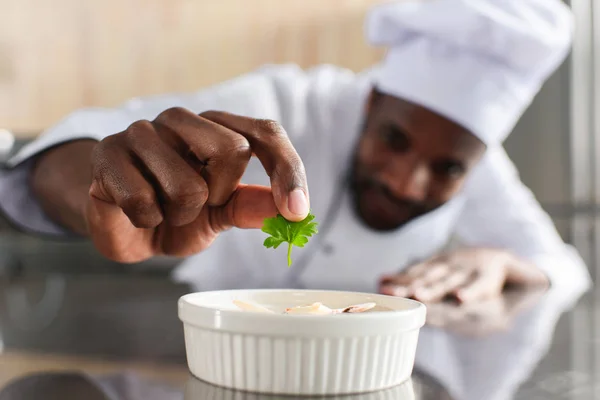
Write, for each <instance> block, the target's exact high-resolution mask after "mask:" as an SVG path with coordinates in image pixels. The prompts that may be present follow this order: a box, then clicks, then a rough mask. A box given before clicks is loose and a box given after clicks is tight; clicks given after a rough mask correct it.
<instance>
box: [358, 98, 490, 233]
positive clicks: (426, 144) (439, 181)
mask: <svg viewBox="0 0 600 400" xmlns="http://www.w3.org/2000/svg"><path fill="white" fill-rule="evenodd" d="M456 101H460V94H458V95H457V98H456ZM366 115H367V116H366V120H365V124H364V129H363V132H362V135H361V138H360V141H359V145H358V148H357V150H356V156H355V159H354V165H353V171H352V177H351V183H352V189H353V195H354V200H355V207H356V210H357V212H358V214H359V216H360V217H361V218H362V219H363V221H364V222H365V223H366V224H367V225H368V226H369V227H371V228H372V229H375V230H380V231H387V230H393V229H396V228H398V227H400V226H401V225H403V224H405V223H406V222H408V221H410V220H411V219H413V218H415V217H418V216H420V215H423V214H425V213H427V212H429V211H431V210H433V209H435V208H437V207H439V206H440V205H442V204H444V203H445V202H447V201H448V200H450V199H451V198H452V196H454V195H455V194H456V193H457V192H458V191H459V190H460V189H461V187H462V185H463V183H464V180H465V177H466V176H467V174H468V173H469V171H470V170H471V169H472V168H473V166H474V165H475V164H476V163H477V161H478V160H479V158H480V157H481V156H482V154H483V153H484V151H485V145H484V144H483V143H482V142H481V141H480V140H479V139H477V138H476V137H475V136H474V135H473V134H471V133H470V132H469V131H467V130H465V129H464V128H462V127H461V126H459V125H457V124H456V123H454V122H452V121H450V120H448V119H447V118H444V117H442V116H441V115H439V114H436V113H434V112H432V111H429V110H428V109H426V108H423V107H421V106H418V105H415V104H412V103H410V102H407V101H405V100H401V99H399V98H396V97H392V96H388V95H385V94H381V93H378V92H377V91H375V90H374V91H373V92H372V94H371V98H370V100H369V103H368V109H367V113H366Z"/></svg>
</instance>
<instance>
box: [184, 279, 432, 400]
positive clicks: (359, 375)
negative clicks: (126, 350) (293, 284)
mask: <svg viewBox="0 0 600 400" xmlns="http://www.w3.org/2000/svg"><path fill="white" fill-rule="evenodd" d="M236 299H237V300H245V301H251V302H255V303H258V304H262V305H265V306H267V307H269V308H271V309H273V310H274V311H277V312H282V311H283V310H284V309H285V308H286V307H292V306H296V305H306V304H311V303H314V302H317V301H318V302H322V303H324V304H325V305H327V306H329V307H332V308H338V307H345V306H348V305H351V304H358V303H365V302H375V303H377V305H378V308H381V309H385V310H386V311H381V312H369V313H363V314H340V315H333V316H317V315H282V314H260V313H250V312H241V311H238V310H237V309H236V307H235V306H234V305H233V301H234V300H236ZM425 313H426V311H425V306H424V305H423V304H421V303H418V302H416V301H413V300H408V299H403V298H399V297H391V296H383V295H375V294H368V293H355V292H337V291H312V290H231V291H215V292H201V293H193V294H189V295H186V296H183V297H182V298H181V299H180V300H179V318H180V319H181V321H182V322H183V325H184V333H185V344H186V353H187V360H188V366H189V369H190V371H191V373H192V374H193V375H194V376H196V377H197V378H199V379H202V380H204V381H206V382H209V383H211V384H213V385H218V386H223V387H227V388H232V389H236V390H243V391H250V392H258V393H276V394H290V395H335V394H338V395H339V394H350V393H364V392H370V391H376V390H381V389H385V388H390V387H394V386H396V385H399V384H401V383H403V382H405V381H406V380H407V379H409V377H410V375H411V373H412V369H413V365H414V360H415V352H416V348H417V340H418V335H419V329H420V328H421V327H422V326H423V324H424V323H425Z"/></svg>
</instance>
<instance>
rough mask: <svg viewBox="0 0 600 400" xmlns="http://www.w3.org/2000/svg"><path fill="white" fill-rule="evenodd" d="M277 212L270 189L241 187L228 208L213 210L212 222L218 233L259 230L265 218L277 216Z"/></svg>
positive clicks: (249, 186)
mask: <svg viewBox="0 0 600 400" xmlns="http://www.w3.org/2000/svg"><path fill="white" fill-rule="evenodd" d="M277 211H278V210H277V206H276V205H275V201H274V200H273V194H272V192H271V189H270V188H268V187H264V186H257V185H240V186H239V187H238V188H237V190H236V191H235V192H234V194H233V196H232V197H231V200H230V201H229V202H228V203H227V205H226V206H224V207H218V208H214V209H212V210H211V221H212V226H213V229H214V230H215V231H216V233H219V232H222V231H225V230H227V229H229V228H232V227H236V228H242V229H251V228H255V229H258V228H260V227H262V225H263V221H264V219H265V218H272V217H274V216H276V215H277Z"/></svg>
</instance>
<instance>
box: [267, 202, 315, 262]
mask: <svg viewBox="0 0 600 400" xmlns="http://www.w3.org/2000/svg"><path fill="white" fill-rule="evenodd" d="M314 219H315V216H314V215H313V214H311V213H309V214H308V216H307V217H306V218H304V219H303V220H302V221H298V222H291V221H288V220H287V219H285V218H283V216H282V215H280V214H277V216H276V217H274V218H267V219H265V220H264V222H263V227H262V231H263V232H265V233H266V234H268V235H270V236H269V237H268V238H266V239H265V242H264V243H263V245H264V246H265V247H266V248H268V249H270V248H273V249H276V248H278V247H279V246H280V245H281V244H282V243H284V242H286V243H287V244H288V253H287V259H288V267H289V266H291V265H292V246H297V247H304V245H305V244H306V243H308V238H310V237H311V236H312V235H314V234H316V233H318V231H317V223H316V222H314Z"/></svg>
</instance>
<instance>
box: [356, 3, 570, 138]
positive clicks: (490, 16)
mask: <svg viewBox="0 0 600 400" xmlns="http://www.w3.org/2000/svg"><path fill="white" fill-rule="evenodd" d="M366 31H367V37H368V39H369V41H370V42H371V44H374V45H382V46H386V47H389V51H388V53H387V56H386V59H385V61H384V62H383V68H382V70H381V72H380V74H379V75H378V77H377V86H378V88H379V89H380V90H381V91H382V92H384V93H388V94H391V95H394V96H396V97H400V98H404V99H406V100H409V101H412V102H414V103H417V104H420V105H423V106H425V107H427V108H429V109H431V110H433V111H436V112H437V113H439V114H441V115H444V116H446V117H447V118H449V119H450V120H453V121H455V122H457V123H458V124H460V125H462V126H463V127H465V128H467V129H468V130H470V131H471V132H472V133H473V134H475V135H476V136H478V137H479V138H480V139H481V140H482V141H483V142H484V143H486V144H495V143H501V142H502V141H503V140H504V139H505V138H506V136H507V135H508V134H509V133H510V132H511V131H512V129H513V128H514V125H515V124H516V122H517V121H518V119H519V118H520V116H521V115H522V113H523V112H524V111H525V109H526V108H527V107H528V106H529V104H530V103H531V100H532V99H533V97H534V96H535V95H536V94H537V92H538V91H539V89H540V87H541V85H542V84H543V82H544V81H545V80H546V79H547V78H548V76H549V75H550V74H551V73H552V72H553V71H554V70H555V69H556V68H557V67H558V66H559V65H560V63H562V61H563V60H564V59H565V57H566V55H567V53H568V51H569V49H570V44H571V40H572V35H573V17H572V14H571V12H570V10H569V9H568V7H567V6H566V5H565V4H564V3H563V2H562V1H560V0H430V1H406V0H404V1H394V2H391V3H386V4H383V5H379V6H376V7H375V8H374V9H373V10H372V11H371V13H370V14H369V16H368V18H367V24H366Z"/></svg>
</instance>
